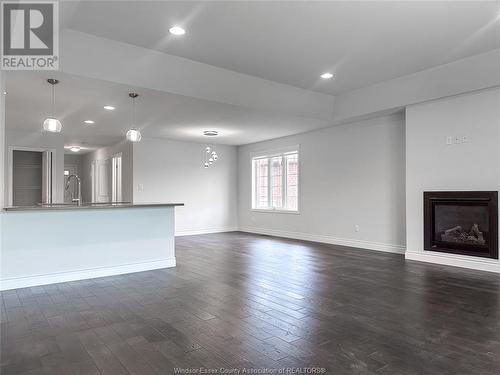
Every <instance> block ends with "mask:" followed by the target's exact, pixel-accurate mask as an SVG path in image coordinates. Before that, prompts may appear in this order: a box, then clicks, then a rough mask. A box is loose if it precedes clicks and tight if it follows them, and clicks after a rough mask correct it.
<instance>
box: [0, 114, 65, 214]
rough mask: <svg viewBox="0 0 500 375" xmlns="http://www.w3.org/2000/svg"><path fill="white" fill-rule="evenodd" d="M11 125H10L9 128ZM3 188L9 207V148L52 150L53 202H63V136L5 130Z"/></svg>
mask: <svg viewBox="0 0 500 375" xmlns="http://www.w3.org/2000/svg"><path fill="white" fill-rule="evenodd" d="M12 126H13V125H12V124H11V127H12ZM5 145H6V147H5V154H4V157H5V162H6V164H5V165H6V168H5V185H4V186H5V187H7V188H6V189H5V190H6V195H7V196H6V200H5V202H6V205H9V204H10V203H9V201H8V199H7V197H8V190H9V187H10V181H9V168H8V165H7V164H8V163H9V162H11V161H9V148H10V147H28V148H36V149H44V150H54V152H55V162H54V165H53V170H54V173H55V176H56V177H55V183H54V189H55V191H54V193H53V198H52V199H53V201H54V203H63V202H64V136H63V135H62V134H54V133H47V132H42V131H41V130H40V131H39V132H36V133H34V132H29V131H20V130H13V129H12V128H8V129H6V130H5Z"/></svg>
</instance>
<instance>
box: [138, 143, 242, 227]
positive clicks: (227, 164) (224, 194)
mask: <svg viewBox="0 0 500 375" xmlns="http://www.w3.org/2000/svg"><path fill="white" fill-rule="evenodd" d="M205 147H206V145H205V144H200V143H188V142H178V141H170V140H162V139H147V138H146V139H143V140H142V141H141V142H139V143H136V144H134V202H135V203H141V202H167V203H173V202H175V203H184V204H185V206H184V207H177V208H176V215H175V220H176V223H175V227H176V234H177V235H181V234H195V233H207V232H217V231H230V230H236V229H237V224H238V223H237V188H236V186H237V174H238V172H237V153H236V147H234V146H217V152H218V153H219V155H220V158H219V160H218V161H217V163H216V164H215V166H213V167H211V168H207V169H205V168H204V167H203V163H204V161H205V160H204V155H205V154H204V152H205Z"/></svg>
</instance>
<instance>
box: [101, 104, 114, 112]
mask: <svg viewBox="0 0 500 375" xmlns="http://www.w3.org/2000/svg"><path fill="white" fill-rule="evenodd" d="M104 109H105V110H106V111H114V110H115V107H113V106H112V105H105V106H104Z"/></svg>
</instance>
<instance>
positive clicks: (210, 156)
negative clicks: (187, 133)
mask: <svg viewBox="0 0 500 375" xmlns="http://www.w3.org/2000/svg"><path fill="white" fill-rule="evenodd" d="M203 135H205V136H207V137H216V136H217V135H219V133H218V132H217V131H215V130H205V131H204V132H203ZM218 159H219V154H217V151H216V150H215V146H214V145H212V146H207V147H205V164H204V167H205V168H208V167H210V166H211V165H213V164H214V163H215V162H216V161H217V160H218Z"/></svg>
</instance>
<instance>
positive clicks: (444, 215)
mask: <svg viewBox="0 0 500 375" xmlns="http://www.w3.org/2000/svg"><path fill="white" fill-rule="evenodd" d="M424 249H425V250H430V251H440V252H445V253H454V254H461V255H471V256H477V257H485V258H494V259H498V192H497V191H439V192H437V191H431V192H424Z"/></svg>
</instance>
